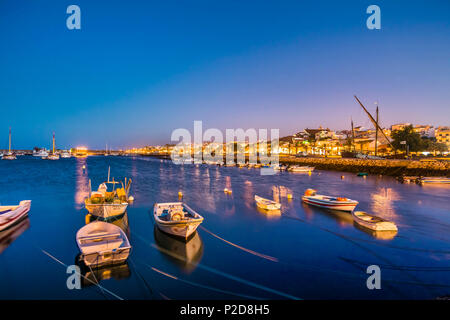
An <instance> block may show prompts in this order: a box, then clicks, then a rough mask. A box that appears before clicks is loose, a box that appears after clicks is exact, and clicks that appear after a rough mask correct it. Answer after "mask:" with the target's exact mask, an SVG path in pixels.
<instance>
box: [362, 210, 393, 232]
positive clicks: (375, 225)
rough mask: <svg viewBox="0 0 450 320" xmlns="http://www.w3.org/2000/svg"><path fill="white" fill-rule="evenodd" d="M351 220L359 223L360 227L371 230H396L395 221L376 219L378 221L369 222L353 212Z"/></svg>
mask: <svg viewBox="0 0 450 320" xmlns="http://www.w3.org/2000/svg"><path fill="white" fill-rule="evenodd" d="M353 221H355V222H356V223H357V224H359V225H360V226H361V227H364V228H367V229H370V230H373V231H397V230H398V229H397V226H396V225H395V223H393V222H390V221H378V222H370V221H366V220H364V219H361V218H360V217H359V216H358V215H356V214H355V213H354V214H353Z"/></svg>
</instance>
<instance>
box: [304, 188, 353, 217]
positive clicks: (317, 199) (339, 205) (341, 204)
mask: <svg viewBox="0 0 450 320" xmlns="http://www.w3.org/2000/svg"><path fill="white" fill-rule="evenodd" d="M302 201H303V202H305V203H307V204H310V205H313V206H316V207H321V208H327V209H333V210H340V211H349V212H351V211H353V210H354V209H355V207H356V205H357V204H358V201H356V200H352V199H348V198H343V197H330V196H324V195H320V194H316V190H313V189H307V190H306V191H305V194H304V195H303V196H302Z"/></svg>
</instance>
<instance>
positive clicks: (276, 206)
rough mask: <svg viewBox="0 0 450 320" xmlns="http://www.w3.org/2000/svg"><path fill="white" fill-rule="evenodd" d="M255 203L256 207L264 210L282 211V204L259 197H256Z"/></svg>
mask: <svg viewBox="0 0 450 320" xmlns="http://www.w3.org/2000/svg"><path fill="white" fill-rule="evenodd" d="M255 202H256V206H257V207H258V208H260V209H263V210H280V209H281V203H278V202H275V201H272V200H268V199H264V198H261V197H259V196H257V195H255Z"/></svg>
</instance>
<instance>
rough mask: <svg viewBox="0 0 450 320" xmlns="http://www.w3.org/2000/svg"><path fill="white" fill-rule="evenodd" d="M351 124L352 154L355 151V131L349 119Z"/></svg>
mask: <svg viewBox="0 0 450 320" xmlns="http://www.w3.org/2000/svg"><path fill="white" fill-rule="evenodd" d="M351 122H352V149H353V152H354V151H355V130H354V129H353V119H351Z"/></svg>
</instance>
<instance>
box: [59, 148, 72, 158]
mask: <svg viewBox="0 0 450 320" xmlns="http://www.w3.org/2000/svg"><path fill="white" fill-rule="evenodd" d="M60 155H61V158H64V159H68V158H71V157H72V154H71V153H70V152H69V151H67V150H63V151H62V152H61V154H60Z"/></svg>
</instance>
